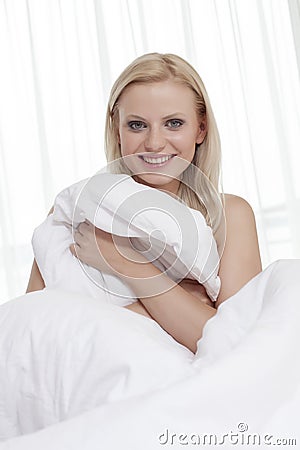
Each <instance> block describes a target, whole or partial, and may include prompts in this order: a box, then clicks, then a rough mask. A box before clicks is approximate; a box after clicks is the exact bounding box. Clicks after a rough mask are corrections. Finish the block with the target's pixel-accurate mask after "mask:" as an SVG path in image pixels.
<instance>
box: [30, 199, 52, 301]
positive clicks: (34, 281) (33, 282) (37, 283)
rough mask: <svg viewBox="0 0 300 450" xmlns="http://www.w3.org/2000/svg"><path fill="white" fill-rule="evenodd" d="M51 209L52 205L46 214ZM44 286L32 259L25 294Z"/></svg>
mask: <svg viewBox="0 0 300 450" xmlns="http://www.w3.org/2000/svg"><path fill="white" fill-rule="evenodd" d="M53 209H54V207H52V208H51V209H50V211H49V213H48V216H49V215H50V214H52V213H53ZM44 287H45V283H44V280H43V277H42V275H41V272H40V270H39V268H38V265H37V263H36V260H35V259H34V260H33V264H32V268H31V273H30V277H29V282H28V285H27V289H26V294H28V293H29V292H33V291H40V290H42V289H44Z"/></svg>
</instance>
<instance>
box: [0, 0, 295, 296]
mask: <svg viewBox="0 0 300 450" xmlns="http://www.w3.org/2000/svg"><path fill="white" fill-rule="evenodd" d="M299 29H300V4H299V0H242V1H241V0H127V1H125V0H109V1H106V0H0V64H1V68H0V300H1V301H6V300H8V299H9V298H12V297H14V296H16V295H20V294H22V293H23V292H24V291H25V289H26V284H27V280H28V276H29V272H30V267H31V263H32V259H33V254H32V250H31V244H30V241H31V235H32V232H33V229H34V228H35V227H36V226H37V225H38V224H39V223H40V222H41V221H42V220H43V219H44V217H45V216H46V214H47V213H48V211H49V209H50V208H51V206H52V204H53V200H54V197H55V195H56V194H57V193H58V192H59V191H60V190H61V189H63V188H64V187H66V186H67V185H69V184H71V183H73V182H76V181H78V180H79V179H81V178H84V177H88V176H90V175H92V174H93V173H95V171H96V170H98V169H99V168H102V167H103V166H104V165H105V157H104V150H103V128H104V116H105V107H106V101H107V98H108V94H109V90H110V87H111V85H112V83H113V81H114V79H115V78H116V77H117V76H118V75H119V73H120V71H121V70H122V69H123V68H124V67H125V66H126V65H127V64H129V63H130V62H131V60H132V59H134V58H135V57H136V56H139V55H141V54H143V53H146V52H152V51H158V52H171V53H177V54H179V55H180V56H182V57H184V58H186V59H187V60H189V61H190V62H191V63H192V64H193V65H194V66H195V67H196V68H197V70H198V71H199V73H200V75H201V76H202V78H203V80H204V82H205V84H206V87H207V90H208V93H209V95H210V98H211V102H212V105H213V108H214V111H215V114H216V118H217V122H218V125H219V129H220V134H221V139H222V144H223V169H224V171H223V180H224V182H223V184H224V190H225V192H230V193H234V194H237V195H241V196H243V197H244V198H246V199H247V200H248V201H249V203H250V204H251V205H252V206H253V208H254V211H255V214H256V218H257V225H258V230H259V240H260V246H261V252H262V257H263V263H264V266H266V265H267V264H269V263H270V262H271V261H274V260H275V259H278V258H295V257H298V258H299V257H300V233H299V231H298V230H299V229H300V176H299V175H298V171H299V168H300V156H299V155H300V152H299V150H300V149H299V142H300V125H299V124H300V83H299V68H300V48H299V45H300V39H299Z"/></svg>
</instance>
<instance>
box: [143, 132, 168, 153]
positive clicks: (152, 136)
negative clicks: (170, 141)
mask: <svg viewBox="0 0 300 450" xmlns="http://www.w3.org/2000/svg"><path fill="white" fill-rule="evenodd" d="M165 145H166V139H165V137H164V135H163V133H162V132H161V131H160V130H157V129H152V130H149V132H148V134H147V137H146V139H145V149H146V150H148V151H159V150H162V149H163V148H164V147H165Z"/></svg>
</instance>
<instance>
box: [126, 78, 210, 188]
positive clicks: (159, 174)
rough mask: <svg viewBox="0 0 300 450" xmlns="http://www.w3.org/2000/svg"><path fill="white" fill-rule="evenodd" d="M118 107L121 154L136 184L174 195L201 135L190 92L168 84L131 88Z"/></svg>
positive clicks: (133, 86) (161, 83) (201, 137)
mask: <svg viewBox="0 0 300 450" xmlns="http://www.w3.org/2000/svg"><path fill="white" fill-rule="evenodd" d="M118 105H119V107H118V110H119V143H120V147H121V154H122V156H123V157H126V158H124V162H125V164H126V165H127V166H128V167H129V168H130V170H131V171H132V172H133V174H134V178H135V179H136V181H139V182H140V183H143V184H147V185H149V186H152V187H155V188H160V189H162V190H167V191H169V192H173V193H177V190H178V187H179V184H180V180H179V177H180V175H181V174H182V172H183V171H184V170H185V169H186V168H187V167H188V165H189V164H190V162H191V161H192V160H193V157H194V154H195V144H201V143H202V141H203V139H204V138H205V135H206V129H205V122H202V123H200V119H199V117H198V116H197V113H196V106H195V97H194V93H193V92H192V90H191V89H190V88H188V87H187V86H185V85H182V84H179V83H176V82H174V81H172V80H168V81H162V82H155V83H148V84H133V85H131V86H129V87H128V88H126V89H125V91H124V92H123V93H122V95H121V97H120V99H119V102H118Z"/></svg>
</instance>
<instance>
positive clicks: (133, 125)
mask: <svg viewBox="0 0 300 450" xmlns="http://www.w3.org/2000/svg"><path fill="white" fill-rule="evenodd" d="M128 126H129V128H130V129H131V130H134V131H139V130H143V129H144V128H145V126H146V125H145V124H144V122H138V121H134V122H129V123H128Z"/></svg>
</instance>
